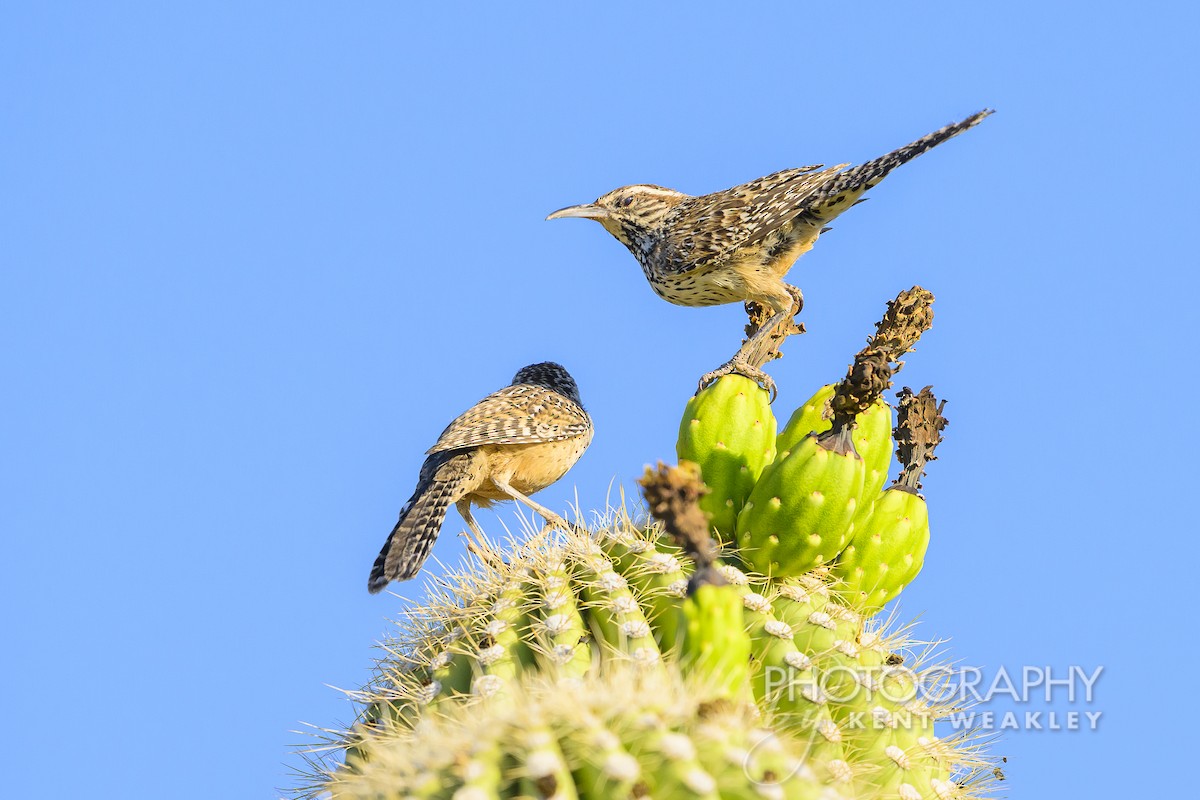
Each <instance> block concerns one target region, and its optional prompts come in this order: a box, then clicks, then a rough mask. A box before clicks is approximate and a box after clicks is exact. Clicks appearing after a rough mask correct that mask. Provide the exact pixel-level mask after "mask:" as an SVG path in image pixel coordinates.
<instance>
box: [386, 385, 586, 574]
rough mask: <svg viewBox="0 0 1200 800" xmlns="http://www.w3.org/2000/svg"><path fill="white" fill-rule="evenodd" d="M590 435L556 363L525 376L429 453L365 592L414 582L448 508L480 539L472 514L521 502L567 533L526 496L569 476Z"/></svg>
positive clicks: (575, 392)
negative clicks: (494, 505) (476, 508)
mask: <svg viewBox="0 0 1200 800" xmlns="http://www.w3.org/2000/svg"><path fill="white" fill-rule="evenodd" d="M592 432H593V429H592V419H591V417H589V416H588V413H587V411H585V410H584V408H583V403H582V402H581V401H580V399H579V387H578V386H577V385H576V384H575V380H574V379H573V378H572V377H571V375H570V374H569V373H568V372H567V371H566V370H565V369H563V368H562V367H561V366H559V365H558V364H554V363H552V362H544V363H541V364H531V365H529V366H528V367H524V368H523V369H521V370H520V371H519V372H517V374H516V376H515V377H514V378H513V380H512V383H511V384H510V385H509V386H506V387H505V388H503V389H501V390H500V391H498V392H494V393H492V394H490V395H488V396H487V397H485V398H483V399H482V400H480V401H479V402H478V403H476V404H475V405H474V406H472V407H471V408H470V409H469V410H467V411H466V412H465V413H463V414H461V415H459V417H458V418H457V419H455V420H454V421H453V422H451V423H450V424H449V425H448V426H447V427H446V429H445V430H444V431H442V435H441V436H439V437H438V440H437V443H436V444H434V445H433V447H431V448H429V450H428V451H426V452H427V454H428V458H426V459H425V463H424V464H423V465H422V466H421V474H420V478H419V479H418V480H417V488H416V490H415V491H414V492H413V495H412V497H410V498H409V499H408V502H407V503H405V504H404V507H403V508H402V509H401V510H400V519H399V520H398V521H397V522H396V526H395V527H394V528H393V529H392V532H391V534H389V535H388V538H387V541H386V542H385V543H384V545H383V550H381V551H380V553H379V557H378V558H377V559H375V565H374V566H373V567H372V568H371V577H370V580H369V581H368V583H367V588H368V590H370V592H371V593H372V594H374V593H376V592H379V591H382V590H383V588H384V587H385V586H387V584H388V583H389V582H390V581H398V580H407V579H408V578H411V577H413V576H414V575H416V574H417V572H418V571H419V570H420V568H421V565H422V564H423V563H424V562H425V559H426V558H428V556H429V551H430V550H431V549H432V548H433V543H434V541H435V540H436V539H437V537H438V533H439V532H440V531H441V528H442V522H443V520H445V517H446V512H447V511H448V510H449V508H450V506H451V505H455V506H457V508H458V510H459V513H460V514H462V516H463V519H464V520H465V521H466V523H467V525H468V526H470V528H471V530H472V531H473V532H474V533H475V534H476V535H477V536H481V535H482V531H481V530H480V529H479V526H478V525H477V524H476V522H475V519H474V517H472V516H471V506H472V505H476V506H481V507H487V506H490V505H491V504H492V502H493V501H496V500H510V499H511V500H517V501H518V502H521V503H524V504H525V505H527V506H529V507H530V508H532V509H533V510H534V511H535V512H537V513H538V514H540V515H541V516H542V517H544V518H545V519H546V520H547V521H548V522H551V523H553V524H556V525H566V523H565V522H564V521H563V520H562V518H561V517H559V516H558V515H557V514H555V513H554V512H552V511H550V510H549V509H547V508H545V507H543V506H541V505H539V504H538V503H535V502H534V501H533V500H530V499H529V497H528V495H531V494H533V493H534V492H537V491H540V490H542V489H545V488H546V487H547V486H549V485H550V484H552V483H554V482H555V481H557V480H558V479H559V478H561V477H562V476H563V475H565V474H566V473H567V470H569V469H570V468H571V467H572V466H574V464H575V462H576V461H578V460H579V457H580V456H581V455H583V451H584V450H586V449H587V446H588V445H589V444H590V443H591V441H592Z"/></svg>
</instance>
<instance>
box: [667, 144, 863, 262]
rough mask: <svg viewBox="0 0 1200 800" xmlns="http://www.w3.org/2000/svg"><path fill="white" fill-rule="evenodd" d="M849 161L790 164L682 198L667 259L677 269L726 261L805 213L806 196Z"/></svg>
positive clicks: (672, 220)
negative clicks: (791, 166) (738, 183)
mask: <svg viewBox="0 0 1200 800" xmlns="http://www.w3.org/2000/svg"><path fill="white" fill-rule="evenodd" d="M846 166H847V165H846V164H838V165H836V166H833V167H829V168H828V169H822V167H824V164H816V165H813V166H809V167H799V168H797V169H785V170H783V171H781V172H776V173H774V174H772V175H767V176H765V177H762V178H759V179H758V180H753V181H750V182H749V183H744V184H742V185H741V186H734V187H733V188H732V189H726V190H724V191H721V192H714V193H713V194H707V195H703V196H700V197H695V198H692V199H690V200H687V201H685V202H683V203H680V204H679V205H678V206H677V207H676V208H675V210H674V211H672V212H671V214H670V215H668V217H667V218H666V220H664V222H663V229H664V230H665V231H668V232H669V233H668V235H667V237H666V240H665V241H664V242H663V248H664V251H663V253H662V255H663V257H664V260H665V261H666V263H668V264H670V265H671V268H672V271H673V272H677V273H682V272H689V271H691V270H693V269H705V268H711V267H719V266H721V265H722V264H724V263H725V262H726V261H728V260H729V258H730V257H731V256H732V255H733V254H734V253H736V252H737V251H738V250H739V249H740V248H742V247H745V246H747V245H750V244H753V243H755V242H757V241H759V240H760V239H762V238H763V237H764V236H766V235H767V234H769V233H770V232H771V231H773V230H775V229H776V228H778V227H779V226H780V225H783V224H784V223H785V222H788V221H789V220H791V219H792V218H794V217H795V216H796V215H797V214H799V213H800V212H801V211H802V210H803V209H804V205H805V200H806V198H808V197H809V196H810V195H811V194H812V193H813V192H814V191H815V190H816V189H818V188H819V187H821V186H823V185H824V184H826V183H828V182H829V181H831V180H833V178H834V176H835V175H837V173H838V172H840V171H841V170H842V169H844V168H845V167H846Z"/></svg>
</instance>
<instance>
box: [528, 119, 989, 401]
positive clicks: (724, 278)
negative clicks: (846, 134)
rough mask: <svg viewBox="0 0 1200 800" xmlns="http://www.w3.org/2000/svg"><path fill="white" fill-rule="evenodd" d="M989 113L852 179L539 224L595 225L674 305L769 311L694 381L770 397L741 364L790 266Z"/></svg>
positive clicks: (799, 178)
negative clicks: (840, 220) (749, 385)
mask: <svg viewBox="0 0 1200 800" xmlns="http://www.w3.org/2000/svg"><path fill="white" fill-rule="evenodd" d="M991 113H992V112H991V110H988V109H985V110H983V111H980V112H979V113H977V114H973V115H972V116H970V117H967V118H966V119H965V120H963V121H962V122H956V123H954V124H952V125H947V126H946V127H944V128H942V129H940V130H937V131H934V132H933V133H931V134H929V135H928V136H925V137H923V138H921V139H918V140H917V141H915V142H913V143H912V144H910V145H907V146H906V147H901V148H900V149H899V150H893V151H892V152H890V153H888V154H887V155H885V156H881V157H879V158H877V159H875V160H873V161H868V162H867V163H865V164H863V165H861V166H858V167H854V168H852V169H846V167H848V166H849V165H848V164H838V165H836V166H833V167H829V168H824V166H825V165H824V164H817V165H814V166H810V167H800V168H798V169H786V170H783V171H782V172H776V173H775V174H773V175H767V176H766V177H764V178H759V179H758V180H754V181H750V182H749V183H744V184H742V185H740V186H734V187H733V188H731V189H725V190H724V191H720V192H714V193H712V194H706V195H702V196H700V197H692V196H691V195H686V194H684V193H683V192H677V191H675V190H674V189H665V188H663V187H661V186H653V185H649V184H637V185H634V186H623V187H621V188H620V189H614V190H613V191H611V192H609V193H608V194H606V195H603V196H601V197H600V198H599V199H598V200H596V201H595V202H594V203H586V204H584V205H578V206H569V207H567V208H563V209H560V210H558V211H555V212H554V213H553V214H551V215H550V216H548V217H547V218H546V219H562V218H563V217H583V218H584V219H594V220H596V221H597V222H599V223H600V224H601V225H603V226H604V228H605V230H607V231H608V232H609V233H611V234H612V235H613V236H615V237H616V238H617V239H618V240H620V242H621V244H623V245H625V246H626V247H627V248H629V250H630V252H632V253H633V255H634V256H635V257H636V258H637V260H638V262H639V263H640V264H641V265H642V271H643V272H644V273H645V274H646V279H647V280H648V281H649V282H650V288H652V289H653V290H654V292H655V293H656V294H657V295H658V296H659V297H661V298H663V299H664V300H667V301H669V302H672V303H675V304H676V305H681V306H713V305H720V304H723V303H734V302H739V301H754V302H757V303H760V304H762V305H763V306H764V307H765V308H769V309H771V310H772V312H773V316H772V317H771V318H770V319H769V320H768V321H767V322H766V324H764V325H762V326H761V327H760V328H759V330H758V332H757V333H755V334H754V336H753V337H752V338H751V340H750V341H748V342H746V343H745V344H744V345H743V346H742V348H741V349H740V350H738V352H737V354H736V355H734V357H733V358H732V359H730V360H729V361H728V362H727V363H726V364H724V365H723V366H722V367H720V368H718V369H716V370H714V371H713V372H710V373H708V374H707V375H705V376H704V377H703V378H701V379H700V387H701V388H703V387H704V386H705V385H706V384H708V383H709V382H711V381H713V380H715V379H716V378H718V377H720V376H721V375H725V374H728V373H730V372H738V373H740V374H743V375H746V376H747V377H749V378H753V379H755V380H758V381H760V382H761V383H762V384H763V385H764V386H765V387H766V388H768V389H772V390H773V389H774V382H773V381H772V380H771V379H770V377H768V376H767V375H766V373H764V372H763V371H762V370H761V369H759V368H758V367H757V366H754V365H753V364H751V363H750V362H749V360H748V359H747V355H746V354H747V353H748V352H749V351H750V350H751V349H752V348H753V346H754V344H755V343H756V342H757V341H758V340H759V339H760V338H765V337H767V336H769V335H770V334H771V332H772V330H773V329H774V328H775V327H776V326H778V325H779V324H780V323H781V322H783V321H784V319H785V318H786V317H787V316H788V314H789V313H790V312H791V310H792V304H793V294H792V293H793V292H795V293H796V294H795V300H796V301H799V299H800V295H799V290H797V289H795V287H791V286H788V284H786V283H784V280H783V279H784V276H785V275H787V272H788V270H789V269H790V268H791V266H792V264H793V263H795V261H796V259H798V258H799V257H800V256H802V255H804V253H806V252H808V251H809V249H811V248H812V246H813V244H814V243H815V242H816V241H817V237H818V236H820V235H821V233H822V232H823V231H825V230H827V228H826V227H825V226H826V225H827V223H829V222H830V221H831V220H832V219H833V218H834V217H836V216H837V215H838V214H841V213H842V212H843V211H845V210H846V209H848V208H850V206H852V205H854V204H856V203H858V202H860V201H861V198H862V195H863V193H864V192H866V191H867V190H868V189H871V188H873V187H874V186H875V185H876V184H878V183H879V182H880V181H881V180H883V179H884V177H885V176H886V175H887V174H888V173H889V172H891V171H892V170H894V169H895V168H896V167H898V166H900V165H901V164H903V163H905V162H907V161H911V160H912V159H914V158H916V157H917V156H919V155H921V154H922V153H924V152H925V151H926V150H929V149H931V148H933V147H936V146H937V145H939V144H941V143H942V142H944V141H946V140H947V139H949V138H951V137H953V136H957V135H958V134H960V133H962V132H963V131H965V130H967V129H969V128H972V127H974V126H975V125H976V124H978V123H979V122H980V121H981V120H982V119H983V118H984V117H986V116H988V115H989V114H991ZM843 170H844V171H843Z"/></svg>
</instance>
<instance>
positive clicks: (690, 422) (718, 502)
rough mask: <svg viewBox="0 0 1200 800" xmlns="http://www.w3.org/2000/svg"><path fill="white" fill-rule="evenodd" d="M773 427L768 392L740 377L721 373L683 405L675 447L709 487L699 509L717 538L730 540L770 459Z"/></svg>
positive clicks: (772, 453) (772, 415) (773, 438)
mask: <svg viewBox="0 0 1200 800" xmlns="http://www.w3.org/2000/svg"><path fill="white" fill-rule="evenodd" d="M775 426H776V424H775V415H774V414H772V413H771V403H770V397H769V395H768V393H767V391H766V390H765V389H763V388H762V387H760V386H759V385H758V384H757V383H756V382H754V381H753V380H751V379H749V378H746V377H744V376H742V375H736V374H734V375H726V376H724V377H722V378H721V379H720V380H718V381H717V382H716V383H714V384H712V385H711V386H709V387H708V388H706V389H704V390H703V391H701V392H700V393H699V394H697V395H696V396H695V397H693V398H692V399H691V400H689V401H688V404H687V408H685V409H684V412H683V420H682V421H681V422H680V425H679V438H678V440H677V442H676V445H675V451H676V454H677V456H678V457H679V460H680V461H691V462H693V463H695V464H697V465H699V467H700V474H701V476H702V478H703V480H704V483H705V484H706V485H707V486H708V489H709V493H708V494H707V495H705V496H704V497H703V498H701V500H700V508H701V509H703V510H704V511H705V512H707V513H708V514H709V521H710V524H711V526H712V529H713V530H714V531H715V532H716V536H717V538H718V539H719V540H720V541H722V542H731V541H733V533H734V527H735V525H736V521H737V515H738V512H739V511H741V508H742V505H743V503H744V502H745V500H746V497H747V496H749V494H750V490H751V489H752V488H753V487H754V483H755V481H757V480H758V476H759V475H761V474H762V471H763V467H765V466H766V465H767V464H769V463H770V462H771V460H772V459H773V458H774V457H775Z"/></svg>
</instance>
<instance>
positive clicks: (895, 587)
mask: <svg viewBox="0 0 1200 800" xmlns="http://www.w3.org/2000/svg"><path fill="white" fill-rule="evenodd" d="M928 546H929V510H928V508H927V507H926V505H925V498H923V497H921V496H920V495H919V494H916V493H914V492H912V491H910V490H908V489H906V488H903V487H894V486H893V487H891V488H889V489H888V490H887V491H885V492H883V494H882V495H880V497H879V499H878V500H876V501H875V503H874V504H873V506H872V508H871V513H870V514H869V515H867V518H866V519H865V520H864V521H863V523H862V526H861V527H859V528H856V529H855V532H854V537H853V538H852V539H851V541H850V544H849V545H848V546H847V547H846V549H845V551H843V552H842V554H841V556H840V557H839V558H838V560H837V563H836V564H835V565H834V566H833V570H832V571H833V574H834V576H835V577H837V578H838V579H839V580H841V582H842V583H841V586H840V587H839V591H840V593H842V594H843V596H844V597H845V598H846V599H847V601H848V602H849V603H851V605H853V606H854V607H855V608H858V609H860V610H862V611H863V612H873V611H877V610H879V609H880V608H882V607H883V605H884V604H885V603H887V602H888V601H889V600H891V599H892V598H893V597H895V596H896V595H898V594H900V592H901V591H902V590H903V589H904V587H905V586H907V585H908V584H909V582H911V581H912V579H913V578H915V577H916V575H917V573H918V572H920V571H921V566H922V564H923V563H924V559H925V550H926V548H927V547H928Z"/></svg>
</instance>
